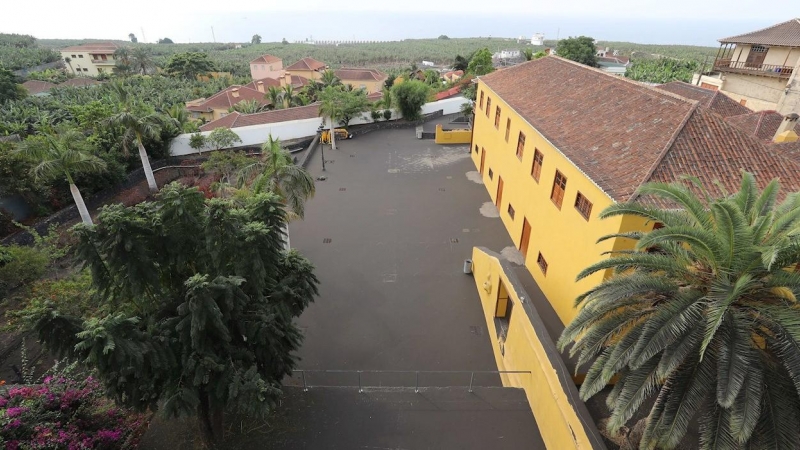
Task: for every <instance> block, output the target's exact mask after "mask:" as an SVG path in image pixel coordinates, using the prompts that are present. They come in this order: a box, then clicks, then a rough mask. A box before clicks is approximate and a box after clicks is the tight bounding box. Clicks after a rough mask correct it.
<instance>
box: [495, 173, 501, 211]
mask: <svg viewBox="0 0 800 450" xmlns="http://www.w3.org/2000/svg"><path fill="white" fill-rule="evenodd" d="M502 201H503V177H500V176H498V177H497V198H496V201H495V205H497V209H500V204H501V202H502Z"/></svg>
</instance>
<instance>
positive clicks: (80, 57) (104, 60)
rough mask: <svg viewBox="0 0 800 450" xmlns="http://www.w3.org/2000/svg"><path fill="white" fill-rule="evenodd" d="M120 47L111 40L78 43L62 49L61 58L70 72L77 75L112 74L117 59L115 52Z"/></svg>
mask: <svg viewBox="0 0 800 450" xmlns="http://www.w3.org/2000/svg"><path fill="white" fill-rule="evenodd" d="M118 48H119V47H118V46H117V45H116V44H114V43H111V42H98V43H94V44H84V45H76V46H73V47H67V48H65V49H62V50H61V59H63V60H64V65H65V66H66V68H67V70H69V72H70V73H72V74H73V75H76V76H84V77H96V76H98V75H100V74H101V73H107V74H110V73H111V72H112V71H113V70H114V66H115V65H116V63H117V62H116V61H115V60H114V52H115V51H116V50H117V49H118Z"/></svg>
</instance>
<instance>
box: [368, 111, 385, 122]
mask: <svg viewBox="0 0 800 450" xmlns="http://www.w3.org/2000/svg"><path fill="white" fill-rule="evenodd" d="M369 115H370V117H372V121H373V122H377V121H379V120H381V117H383V114H381V112H380V111H378V110H377V109H376V110H373V111H370V113H369Z"/></svg>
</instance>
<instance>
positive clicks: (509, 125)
mask: <svg viewBox="0 0 800 450" xmlns="http://www.w3.org/2000/svg"><path fill="white" fill-rule="evenodd" d="M509 134H511V118H510V117H509V118H508V120H506V142H508V135H509Z"/></svg>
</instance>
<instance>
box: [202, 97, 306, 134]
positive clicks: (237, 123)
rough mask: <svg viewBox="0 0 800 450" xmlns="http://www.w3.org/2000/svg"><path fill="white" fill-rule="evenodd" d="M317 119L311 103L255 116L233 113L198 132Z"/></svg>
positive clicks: (213, 121)
mask: <svg viewBox="0 0 800 450" xmlns="http://www.w3.org/2000/svg"><path fill="white" fill-rule="evenodd" d="M315 117H319V104H318V103H313V104H311V105H308V106H298V107H296V108H287V109H276V110H274V111H266V112H260V113H255V114H239V113H237V112H233V113H231V114H228V115H227V116H225V117H223V118H221V119H217V120H212V121H211V122H208V123H207V124H205V125H203V126H201V127H200V131H211V130H213V129H215V128H220V127H225V128H239V127H249V126H252V125H266V124H270V123H278V122H287V121H290V120H302V119H313V118H315Z"/></svg>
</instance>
